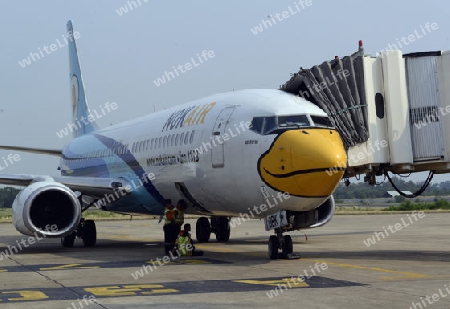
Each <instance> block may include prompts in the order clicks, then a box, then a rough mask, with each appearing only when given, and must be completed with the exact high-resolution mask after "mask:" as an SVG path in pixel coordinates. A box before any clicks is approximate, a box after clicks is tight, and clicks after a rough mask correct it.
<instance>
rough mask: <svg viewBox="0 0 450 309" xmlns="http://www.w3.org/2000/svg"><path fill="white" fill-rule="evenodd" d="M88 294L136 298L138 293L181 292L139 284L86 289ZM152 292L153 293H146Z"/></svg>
mask: <svg viewBox="0 0 450 309" xmlns="http://www.w3.org/2000/svg"><path fill="white" fill-rule="evenodd" d="M84 290H85V291H86V292H89V293H92V294H93V295H95V296H134V295H137V294H136V292H139V293H141V294H147V295H148V294H156V293H174V292H179V291H178V290H175V289H167V288H165V287H164V286H163V285H161V284H139V285H123V286H118V285H111V286H100V287H95V288H85V289H84ZM145 290H151V291H145Z"/></svg>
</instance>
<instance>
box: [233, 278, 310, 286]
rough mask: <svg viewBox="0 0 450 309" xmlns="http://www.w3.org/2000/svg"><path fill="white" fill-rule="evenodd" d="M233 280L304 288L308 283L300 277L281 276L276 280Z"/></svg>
mask: <svg viewBox="0 0 450 309" xmlns="http://www.w3.org/2000/svg"><path fill="white" fill-rule="evenodd" d="M233 282H239V283H247V284H258V285H269V286H276V287H277V286H278V285H279V284H288V285H290V287H291V288H305V287H309V285H308V284H307V283H306V282H305V281H303V280H302V279H301V278H300V279H299V278H297V277H293V278H283V279H277V280H234V281H233Z"/></svg>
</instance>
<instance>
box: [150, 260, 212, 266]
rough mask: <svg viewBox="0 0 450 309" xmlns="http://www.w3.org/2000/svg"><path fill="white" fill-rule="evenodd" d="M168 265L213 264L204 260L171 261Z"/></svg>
mask: <svg viewBox="0 0 450 309" xmlns="http://www.w3.org/2000/svg"><path fill="white" fill-rule="evenodd" d="M147 263H148V262H147ZM167 264H189V265H199V264H211V262H208V261H204V260H177V261H171V262H169V263H167Z"/></svg>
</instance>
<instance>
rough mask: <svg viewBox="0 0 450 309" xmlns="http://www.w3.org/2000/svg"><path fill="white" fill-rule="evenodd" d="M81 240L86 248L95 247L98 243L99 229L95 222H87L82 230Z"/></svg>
mask: <svg viewBox="0 0 450 309" xmlns="http://www.w3.org/2000/svg"><path fill="white" fill-rule="evenodd" d="M81 238H82V239H83V243H84V246H85V247H93V246H95V243H96V242H97V229H96V227H95V222H94V220H86V221H84V222H83V227H82V228H81Z"/></svg>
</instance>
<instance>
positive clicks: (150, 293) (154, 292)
mask: <svg viewBox="0 0 450 309" xmlns="http://www.w3.org/2000/svg"><path fill="white" fill-rule="evenodd" d="M177 292H180V291H179V290H175V289H159V290H153V291H150V292H142V294H143V295H152V294H162V293H177Z"/></svg>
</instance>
